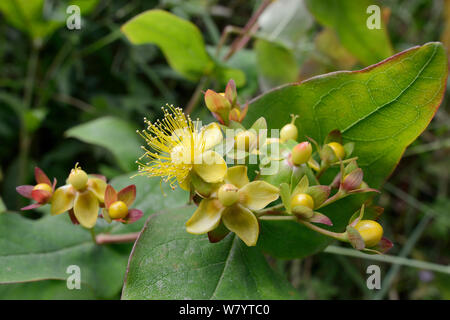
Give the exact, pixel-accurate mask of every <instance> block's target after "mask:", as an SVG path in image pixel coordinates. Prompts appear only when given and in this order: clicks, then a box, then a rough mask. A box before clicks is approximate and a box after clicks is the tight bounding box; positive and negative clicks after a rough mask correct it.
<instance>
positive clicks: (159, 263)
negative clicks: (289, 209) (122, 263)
mask: <svg viewBox="0 0 450 320" xmlns="http://www.w3.org/2000/svg"><path fill="white" fill-rule="evenodd" d="M194 210H195V207H194V206H186V207H181V208H179V209H175V210H170V211H167V212H163V213H161V214H157V215H154V216H152V217H150V219H149V220H148V221H147V224H146V227H145V229H144V230H143V232H142V233H141V236H140V237H139V239H138V241H137V242H136V245H135V247H134V250H133V253H132V256H131V257H130V261H129V265H128V271H127V277H126V281H125V285H124V289H123V293H122V299H292V298H296V297H297V294H296V292H295V290H294V289H293V288H292V287H290V285H289V284H288V283H287V281H286V280H285V279H283V278H282V277H281V276H280V275H278V274H277V273H275V272H274V271H273V270H272V269H271V268H270V267H269V266H268V265H267V263H266V261H265V259H264V256H263V255H262V254H261V252H260V251H259V250H258V249H257V248H254V247H252V248H250V247H247V246H246V245H245V244H244V243H243V242H242V241H241V240H239V239H238V238H237V237H235V236H234V234H229V235H228V236H227V237H226V238H225V239H224V240H223V241H221V242H219V243H215V244H211V243H209V241H208V238H207V237H206V236H199V235H191V234H188V233H187V232H186V230H185V226H184V224H185V222H186V221H187V220H188V219H189V217H190V216H191V215H192V213H193V212H194Z"/></svg>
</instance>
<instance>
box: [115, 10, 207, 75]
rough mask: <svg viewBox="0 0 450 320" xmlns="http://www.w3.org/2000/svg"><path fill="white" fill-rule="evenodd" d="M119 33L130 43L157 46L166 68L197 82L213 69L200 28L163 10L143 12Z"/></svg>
mask: <svg viewBox="0 0 450 320" xmlns="http://www.w3.org/2000/svg"><path fill="white" fill-rule="evenodd" d="M121 30H122V32H123V33H124V34H125V35H126V36H127V38H128V39H129V40H130V41H131V43H133V44H146V43H153V44H156V45H157V46H158V47H160V48H161V50H162V51H163V53H164V56H165V57H166V59H167V61H168V62H169V65H170V66H171V67H172V68H173V69H174V70H176V71H178V72H179V73H181V74H182V75H183V76H185V77H186V78H188V79H190V80H193V81H196V80H198V79H200V77H201V76H203V75H205V74H208V73H210V72H211V71H212V70H213V67H214V62H213V60H212V59H211V58H210V57H209V55H208V53H207V52H206V48H205V43H204V41H203V37H202V34H201V33H200V31H199V29H198V28H197V27H196V26H195V25H194V24H193V23H191V22H189V21H186V20H184V19H181V18H179V17H177V16H175V15H173V14H171V13H169V12H166V11H163V10H148V11H145V12H143V13H141V14H139V15H137V16H136V17H134V18H133V19H131V20H130V21H128V22H127V23H125V24H124V25H123V26H122V28H121Z"/></svg>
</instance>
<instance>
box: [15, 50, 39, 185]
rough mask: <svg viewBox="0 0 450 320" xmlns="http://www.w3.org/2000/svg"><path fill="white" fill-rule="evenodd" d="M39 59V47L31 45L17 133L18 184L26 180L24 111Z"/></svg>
mask: <svg viewBox="0 0 450 320" xmlns="http://www.w3.org/2000/svg"><path fill="white" fill-rule="evenodd" d="M38 61H39V47H38V46H37V45H35V44H33V45H32V49H31V53H30V60H29V62H28V68H27V76H26V80H25V89H24V94H23V108H24V109H23V111H22V113H21V118H20V134H19V139H20V141H19V174H18V182H19V184H24V183H25V180H26V177H27V175H26V172H27V166H28V152H29V146H30V139H31V137H30V134H29V133H28V130H27V127H26V121H25V115H26V112H27V111H28V110H29V109H30V108H31V101H32V97H33V88H34V78H35V75H36V69H37V65H38Z"/></svg>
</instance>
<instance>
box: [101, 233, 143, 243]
mask: <svg viewBox="0 0 450 320" xmlns="http://www.w3.org/2000/svg"><path fill="white" fill-rule="evenodd" d="M138 237H139V232H133V233H125V234H99V235H98V236H97V244H108V243H127V242H135V241H136V239H137V238H138Z"/></svg>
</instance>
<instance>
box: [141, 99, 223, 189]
mask: <svg viewBox="0 0 450 320" xmlns="http://www.w3.org/2000/svg"><path fill="white" fill-rule="evenodd" d="M163 110H164V119H163V120H162V121H159V120H158V121H157V122H156V123H151V122H149V121H147V120H145V121H146V123H147V124H148V127H147V130H143V131H142V132H139V133H140V135H141V136H142V137H143V138H144V139H145V140H146V142H147V144H148V146H149V148H148V149H147V148H145V147H143V149H144V150H145V153H144V154H143V155H142V157H141V158H140V160H142V159H143V158H146V159H148V161H147V162H146V163H142V162H140V161H138V164H139V173H140V174H144V175H148V176H150V177H161V179H162V180H163V181H164V182H169V183H170V186H171V187H172V188H174V187H175V183H176V182H178V184H179V185H180V187H181V188H183V189H185V190H189V184H190V173H191V171H194V172H195V173H196V174H197V175H198V176H199V177H200V178H202V179H203V180H204V181H205V182H208V183H218V182H221V181H222V180H223V178H224V176H225V174H226V170H227V165H226V163H225V160H224V159H223V158H222V156H221V155H219V154H218V153H217V152H215V151H213V150H211V149H212V148H213V147H215V146H216V145H218V144H219V143H220V142H222V139H223V136H222V132H221V130H220V127H219V126H218V124H216V123H211V124H209V125H207V126H205V127H200V124H199V122H198V121H197V122H193V121H192V120H191V119H190V118H189V116H186V115H185V114H184V113H183V111H182V110H181V109H180V108H174V107H173V106H169V107H168V109H165V108H163Z"/></svg>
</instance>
